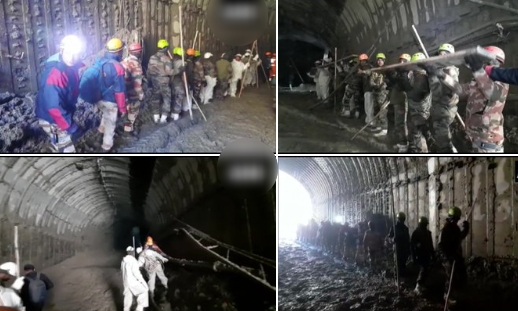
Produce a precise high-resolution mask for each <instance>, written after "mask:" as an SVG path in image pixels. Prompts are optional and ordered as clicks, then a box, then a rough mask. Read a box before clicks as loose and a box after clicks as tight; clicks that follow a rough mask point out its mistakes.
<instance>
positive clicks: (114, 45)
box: [106, 38, 124, 52]
mask: <svg viewBox="0 0 518 311" xmlns="http://www.w3.org/2000/svg"><path fill="white" fill-rule="evenodd" d="M123 48H124V43H123V42H122V40H121V39H119V38H113V39H110V41H108V43H106V49H108V51H110V52H119V51H120V50H122V49H123Z"/></svg>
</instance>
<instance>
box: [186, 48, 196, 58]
mask: <svg viewBox="0 0 518 311" xmlns="http://www.w3.org/2000/svg"><path fill="white" fill-rule="evenodd" d="M194 53H195V51H194V49H187V55H189V56H194Z"/></svg>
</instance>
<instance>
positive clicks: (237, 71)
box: [230, 54, 250, 97]
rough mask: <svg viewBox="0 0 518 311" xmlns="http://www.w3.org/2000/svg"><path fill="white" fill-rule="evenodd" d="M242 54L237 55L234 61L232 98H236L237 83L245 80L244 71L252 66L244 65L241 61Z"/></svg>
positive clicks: (231, 82) (231, 81)
mask: <svg viewBox="0 0 518 311" xmlns="http://www.w3.org/2000/svg"><path fill="white" fill-rule="evenodd" d="M241 57H242V55H241V54H236V56H235V57H234V59H233V60H232V63H231V65H232V79H231V80H230V96H231V97H236V91H237V83H238V81H239V80H241V79H243V73H244V71H245V70H246V69H247V68H248V67H249V66H250V63H247V64H243V62H242V61H241Z"/></svg>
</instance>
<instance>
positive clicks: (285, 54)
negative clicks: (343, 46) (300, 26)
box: [278, 39, 325, 87]
mask: <svg viewBox="0 0 518 311" xmlns="http://www.w3.org/2000/svg"><path fill="white" fill-rule="evenodd" d="M278 49H279V59H280V61H279V81H278V83H279V86H281V87H283V86H284V87H286V86H290V84H291V86H292V87H297V86H299V85H300V84H301V83H304V84H314V83H315V82H314V81H313V79H312V78H311V77H309V76H308V75H307V73H308V72H310V71H311V69H312V68H313V67H314V62H315V61H316V60H318V59H322V57H323V55H324V53H325V50H324V49H323V48H322V47H319V46H318V45H315V44H312V43H308V42H306V41H301V40H296V39H282V40H279V48H278ZM299 74H300V76H299ZM301 78H302V81H301Z"/></svg>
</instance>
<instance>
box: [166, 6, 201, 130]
mask: <svg viewBox="0 0 518 311" xmlns="http://www.w3.org/2000/svg"><path fill="white" fill-rule="evenodd" d="M178 19H179V22H180V47H181V49H182V66H185V56H184V53H183V51H184V49H183V23H182V5H181V4H180V5H179V6H178ZM167 53H169V56H171V53H170V52H169V50H168V51H167ZM171 58H172V57H171ZM182 79H183V85H184V87H185V93H186V95H187V103H188V105H189V115H190V117H191V120H192V119H193V117H192V102H191V99H190V98H189V87H188V86H187V74H186V73H185V71H184V72H183V73H182ZM198 108H200V107H199V106H198ZM200 110H201V109H200Z"/></svg>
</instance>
